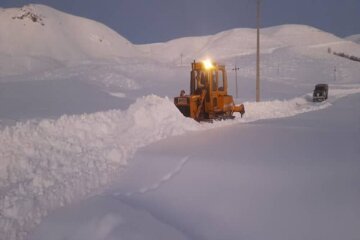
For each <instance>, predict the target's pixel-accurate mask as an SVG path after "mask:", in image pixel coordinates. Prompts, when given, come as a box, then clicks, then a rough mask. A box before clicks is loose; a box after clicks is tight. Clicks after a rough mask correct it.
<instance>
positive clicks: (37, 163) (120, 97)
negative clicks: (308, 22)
mask: <svg viewBox="0 0 360 240" xmlns="http://www.w3.org/2000/svg"><path fill="white" fill-rule="evenodd" d="M28 13H29V14H28ZM31 14H33V15H31ZM29 16H30V17H29ZM31 16H36V21H34V20H33V19H32V17H31ZM0 20H1V22H0V30H1V32H2V33H6V34H2V35H1V36H0V40H1V41H0V63H1V64H0V67H1V74H0V129H1V130H0V143H1V145H0V146H1V147H0V156H1V157H0V159H1V167H0V216H1V218H0V236H1V239H8V240H12V239H24V238H25V237H26V236H27V234H28V233H29V232H30V233H31V232H32V231H33V229H34V227H35V226H36V225H37V224H39V223H41V225H40V226H39V228H38V229H37V230H35V231H34V232H32V233H31V234H30V239H37V240H39V239H40V240H41V239H49V238H51V239H119V238H125V239H239V238H244V239H248V238H250V239H304V238H305V239H314V238H319V239H324V238H327V239H339V238H343V239H353V238H356V236H358V235H360V234H358V232H357V229H356V227H354V226H356V224H357V223H358V222H359V217H358V216H360V215H359V214H357V215H356V209H358V202H360V201H358V200H359V195H358V189H357V186H358V183H359V179H358V177H357V176H359V174H358V172H359V162H358V160H357V159H359V156H360V154H359V150H358V149H360V148H359V146H358V143H359V142H360V141H359V139H360V137H359V135H360V117H359V112H360V111H359V105H358V102H359V101H358V99H359V98H358V96H359V94H360V80H359V78H358V76H359V74H360V68H359V65H358V63H356V62H353V61H349V60H347V59H344V58H340V57H337V56H334V55H332V54H329V53H328V50H329V48H331V50H332V51H337V52H345V53H351V54H353V55H360V47H359V45H358V44H355V43H351V42H349V41H347V40H344V39H340V38H338V37H336V36H334V35H332V34H329V33H324V32H322V31H320V30H318V29H315V28H312V27H309V26H301V25H284V26H277V27H272V28H267V29H263V30H262V38H261V39H262V85H261V86H262V100H263V101H262V102H261V103H255V102H254V95H255V94H254V83H253V82H254V80H253V79H254V76H255V74H254V60H255V57H254V52H255V48H254V47H255V46H254V44H253V39H255V37H254V36H255V31H254V30H253V29H234V30H229V31H225V32H221V33H218V34H216V35H213V36H205V37H190V38H182V39H175V40H172V41H169V42H167V43H156V44H148V45H133V44H131V43H130V42H128V41H127V40H126V39H124V38H123V37H121V36H119V35H118V34H116V33H115V32H113V31H112V30H110V29H108V28H107V27H105V26H103V25H101V24H99V23H96V22H94V21H91V20H87V19H83V18H79V17H75V16H71V15H68V14H64V13H61V12H59V11H56V10H54V9H51V8H49V7H46V6H43V5H30V6H25V7H23V8H22V9H0ZM8 26H11V28H9V27H8ZM29 46H31V47H29ZM180 56H182V61H183V62H182V64H181V59H180ZM205 56H214V57H215V59H216V60H219V61H220V62H221V63H224V64H226V66H227V69H228V78H229V82H230V87H231V88H230V89H229V90H230V93H231V94H233V95H234V88H233V87H232V86H233V85H234V73H233V71H231V68H232V67H233V66H234V64H237V65H238V66H240V71H239V72H238V76H239V86H240V92H239V96H240V97H239V99H237V101H238V102H240V101H241V102H245V106H246V115H245V117H244V118H242V119H241V118H240V117H239V116H237V118H236V119H235V120H234V121H225V122H216V123H214V124H207V123H202V124H199V123H196V122H194V121H192V120H191V119H186V118H184V117H183V116H182V115H181V114H180V113H179V111H178V110H177V109H176V108H175V107H174V105H173V103H172V98H171V97H170V98H169V97H166V96H175V95H177V94H178V93H179V90H180V89H185V90H187V87H188V77H189V67H190V62H191V61H192V60H193V59H202V58H204V57H205ZM319 82H324V83H329V84H330V97H329V100H328V101H326V102H323V103H313V102H312V101H311V91H312V89H313V87H314V85H315V84H316V83H319ZM318 110H321V111H318ZM315 111H316V112H315ZM284 118H286V119H284ZM271 119H273V120H271ZM199 131H200V132H199ZM176 135H182V136H180V137H174V136H176ZM161 139H166V140H163V141H160V142H159V143H157V142H158V141H159V140H161ZM255 139H260V140H261V141H260V142H259V143H258V146H257V147H255V144H254V143H255ZM274 139H276V140H274ZM151 143H154V144H153V145H150V146H149V144H151ZM146 146H147V147H146ZM317 146H319V147H322V148H323V149H325V150H326V151H325V153H324V152H323V151H317V150H318V148H317ZM144 147H145V148H144ZM218 149H220V150H218ZM222 149H225V150H224V151H222ZM261 149H263V150H261ZM343 156H344V160H345V161H344V162H340V160H342V159H343ZM224 159H225V160H227V161H225V162H224V161H223V160H224ZM130 160H132V161H130ZM297 161H300V162H301V163H300V165H297ZM269 165H270V166H277V167H276V168H271V167H270V168H269ZM314 166H315V167H314ZM311 180H313V181H311ZM239 181H240V183H241V184H240V185H238V183H239ZM329 182H330V183H331V184H328V183H329ZM110 185H112V187H111V188H110V190H107V192H106V193H104V190H105V189H109V186H110ZM324 186H325V187H326V188H325V190H322V189H323V187H324ZM332 186H333V187H332ZM232 189H236V190H238V191H239V192H237V193H236V194H234V195H233V194H232V193H233V191H232ZM343 189H345V190H343ZM240 190H241V191H240ZM273 190H274V191H273ZM243 192H244V193H243ZM96 194H98V196H96V197H95V198H90V199H89V197H91V196H94V195H96ZM302 194H306V195H309V197H304V196H303V195H302ZM344 194H345V195H344ZM341 196H344V197H343V198H342V197H341ZM84 199H88V200H86V201H83V202H81V200H84ZM334 199H335V200H334ZM266 200H270V201H266ZM314 201H315V202H316V204H315V203H314ZM239 203H243V204H239ZM320 203H323V205H322V204H320ZM338 203H339V204H338ZM340 203H341V204H340ZM73 204H75V205H73ZM62 206H65V207H63V208H61V207H62ZM66 206H68V207H66ZM319 207H320V209H319ZM316 211H318V212H317V213H316ZM311 212H313V214H311ZM49 213H50V216H49V218H45V220H44V221H42V219H43V217H44V216H46V215H48V214H49ZM51 213H53V214H51ZM294 215H296V216H298V217H297V218H296V219H294V218H292V217H293V216H294ZM336 216H337V217H338V218H339V219H333V220H327V221H325V220H326V219H328V218H330V219H331V218H332V217H336ZM287 219H293V221H288V220H287ZM68 224H70V225H68ZM341 224H343V225H341ZM340 225H341V226H340ZM344 225H346V226H344ZM283 228H286V230H282V229H283ZM299 228H300V229H303V231H301V234H297V233H298V232H299ZM328 228H330V229H331V231H328V232H326V233H324V231H325V229H328ZM49 232H50V233H49Z"/></svg>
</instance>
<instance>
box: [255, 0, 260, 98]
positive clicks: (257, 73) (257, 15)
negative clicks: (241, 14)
mask: <svg viewBox="0 0 360 240" xmlns="http://www.w3.org/2000/svg"><path fill="white" fill-rule="evenodd" d="M260 1H261V0H257V1H256V3H257V6H256V102H260Z"/></svg>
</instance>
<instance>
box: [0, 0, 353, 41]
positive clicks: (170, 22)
mask: <svg viewBox="0 0 360 240" xmlns="http://www.w3.org/2000/svg"><path fill="white" fill-rule="evenodd" d="M28 3H41V4H45V5H48V6H51V7H54V8H56V9H59V10H61V11H65V12H68V13H71V14H75V15H78V16H82V17H87V18H90V19H94V20H96V21H99V22H102V23H104V24H106V25H107V26H109V27H111V28H112V29H114V30H116V31H117V32H119V33H120V34H121V35H122V36H124V37H126V38H127V39H128V40H130V41H131V42H133V43H150V42H163V41H167V40H170V39H174V38H178V37H184V36H195V35H196V36H198V35H207V34H214V33H217V32H220V31H223V30H227V29H231V28H238V27H255V22H256V17H255V9H256V0H0V6H1V7H18V6H22V5H25V4H28ZM288 23H296V24H307V25H310V26H314V27H317V28H320V29H322V30H325V31H327V32H331V33H334V34H336V35H338V36H341V37H344V36H348V35H352V34H358V33H360V0H262V26H263V27H267V26H275V25H280V24H288Z"/></svg>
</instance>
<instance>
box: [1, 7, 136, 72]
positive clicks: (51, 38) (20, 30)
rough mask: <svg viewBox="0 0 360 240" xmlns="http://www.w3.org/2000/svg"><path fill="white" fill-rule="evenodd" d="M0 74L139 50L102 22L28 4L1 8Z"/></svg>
mask: <svg viewBox="0 0 360 240" xmlns="http://www.w3.org/2000/svg"><path fill="white" fill-rule="evenodd" d="M0 31H1V32H2V33H4V34H1V35H0V62H1V63H2V64H1V67H0V70H1V74H2V75H7V74H19V73H23V72H26V71H39V70H43V69H48V68H51V67H57V66H62V65H67V64H69V63H72V62H78V61H81V60H88V59H91V58H100V59H109V58H114V57H136V56H140V55H141V53H140V52H139V51H138V50H137V49H136V47H134V46H133V44H131V43H130V42H129V41H128V40H126V39H125V38H123V37H122V36H120V35H119V34H118V33H116V32H115V31H113V30H111V29H110V28H108V27H106V26H105V25H103V24H101V23H98V22H95V21H92V20H89V19H85V18H81V17H76V16H73V15H70V14H66V13H63V12H60V11H57V10H55V9H53V8H50V7H47V6H44V5H37V4H31V5H27V6H24V7H22V8H9V9H4V10H2V11H0ZM43 65H45V66H43Z"/></svg>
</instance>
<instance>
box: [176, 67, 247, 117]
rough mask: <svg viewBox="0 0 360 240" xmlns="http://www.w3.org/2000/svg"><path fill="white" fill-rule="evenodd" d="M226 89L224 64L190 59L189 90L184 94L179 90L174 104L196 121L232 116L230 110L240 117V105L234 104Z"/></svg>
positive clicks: (243, 110) (241, 110)
mask: <svg viewBox="0 0 360 240" xmlns="http://www.w3.org/2000/svg"><path fill="white" fill-rule="evenodd" d="M227 89H228V81H227V75H226V70H225V66H223V65H217V64H215V63H211V62H195V61H194V62H193V63H192V64H191V74H190V93H189V94H188V95H186V94H185V92H184V91H181V93H180V96H178V97H175V98H174V103H175V105H176V106H177V108H178V109H179V110H180V112H182V114H183V115H184V116H186V117H191V118H193V119H195V120H197V121H204V120H212V119H232V118H234V116H233V113H234V112H239V113H240V114H241V116H242V115H243V114H244V113H245V108H244V105H243V104H240V105H235V103H234V100H233V97H232V96H231V95H228V91H227Z"/></svg>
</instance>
